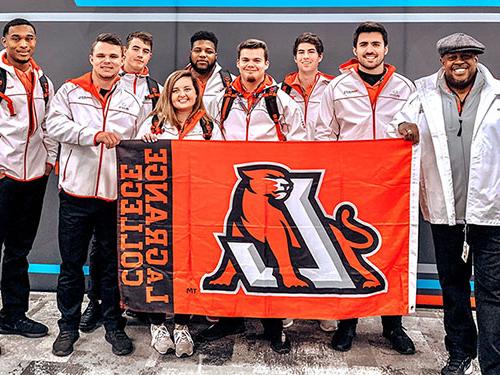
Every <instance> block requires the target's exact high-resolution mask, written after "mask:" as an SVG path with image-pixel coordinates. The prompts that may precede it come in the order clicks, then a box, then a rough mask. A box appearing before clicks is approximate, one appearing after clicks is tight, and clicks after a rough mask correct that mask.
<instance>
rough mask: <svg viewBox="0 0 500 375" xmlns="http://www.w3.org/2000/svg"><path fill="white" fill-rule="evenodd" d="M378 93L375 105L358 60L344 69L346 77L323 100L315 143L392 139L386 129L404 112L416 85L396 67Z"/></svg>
mask: <svg viewBox="0 0 500 375" xmlns="http://www.w3.org/2000/svg"><path fill="white" fill-rule="evenodd" d="M385 67H386V69H387V72H386V74H385V75H384V77H383V79H382V80H381V82H380V83H379V84H377V85H374V86H373V87H374V89H377V87H378V91H376V96H375V100H374V103H373V105H372V102H371V100H370V96H369V93H368V90H367V88H366V86H365V83H364V81H363V80H362V79H361V77H360V76H359V74H358V70H357V69H358V63H357V61H356V60H355V59H353V60H350V61H348V62H347V63H345V64H343V65H341V67H340V69H341V71H342V74H341V75H340V76H338V77H336V78H335V79H334V80H333V81H331V82H330V84H329V85H328V86H327V88H326V89H325V92H324V94H323V99H322V100H321V105H320V110H319V114H318V121H317V123H316V130H315V136H314V139H316V140H339V141H341V140H361V139H383V138H388V136H387V134H386V126H387V124H388V123H389V122H390V121H391V120H392V118H393V117H394V115H395V114H396V113H397V112H399V111H400V110H401V108H403V105H404V104H405V103H406V101H407V100H408V98H409V97H410V95H411V93H413V92H414V91H415V85H414V84H413V83H412V82H411V81H410V80H409V79H408V78H406V77H403V76H402V75H400V74H398V73H396V68H395V67H394V66H392V65H388V64H386V65H385Z"/></svg>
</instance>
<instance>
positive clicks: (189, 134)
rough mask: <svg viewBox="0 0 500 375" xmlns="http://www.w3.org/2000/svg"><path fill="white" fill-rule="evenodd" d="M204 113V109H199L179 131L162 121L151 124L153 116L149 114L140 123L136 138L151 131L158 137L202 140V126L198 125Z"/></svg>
mask: <svg viewBox="0 0 500 375" xmlns="http://www.w3.org/2000/svg"><path fill="white" fill-rule="evenodd" d="M204 114H205V111H203V110H201V111H199V112H198V113H196V114H195V115H194V116H193V117H192V118H191V121H189V122H188V123H187V124H186V125H185V128H184V129H183V131H179V129H177V128H176V127H175V126H174V125H172V124H170V123H168V122H164V123H162V124H161V125H159V126H154V125H153V116H149V117H148V118H147V119H146V121H144V122H143V123H142V125H141V126H140V127H139V133H138V134H137V138H138V139H142V137H143V136H144V135H145V134H148V133H152V134H156V137H157V138H158V139H179V140H183V139H185V140H187V141H202V140H204V139H205V138H204V137H203V128H202V127H201V125H200V118H201V117H202V116H203V115H204Z"/></svg>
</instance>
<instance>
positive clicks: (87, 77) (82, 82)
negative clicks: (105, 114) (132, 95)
mask: <svg viewBox="0 0 500 375" xmlns="http://www.w3.org/2000/svg"><path fill="white" fill-rule="evenodd" d="M119 80H120V77H118V76H117V77H115V79H114V81H113V84H112V86H114V84H115V83H116V82H118V81H119ZM67 82H71V83H73V84H75V85H77V86H80V87H81V88H82V89H84V90H85V91H87V92H89V93H90V94H92V96H94V97H95V98H96V99H97V100H99V103H101V105H102V107H103V108H104V107H105V106H106V101H107V100H108V97H109V94H110V93H111V90H110V91H108V92H107V94H106V95H105V96H104V97H103V96H102V95H101V94H100V93H99V90H97V87H96V86H95V85H94V82H92V72H88V73H85V74H84V75H82V76H80V77H77V78H72V79H69V80H68V81H67Z"/></svg>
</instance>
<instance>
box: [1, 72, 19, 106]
mask: <svg viewBox="0 0 500 375" xmlns="http://www.w3.org/2000/svg"><path fill="white" fill-rule="evenodd" d="M6 88H7V71H6V70H5V69H4V68H1V67H0V102H1V101H2V100H5V102H6V103H7V108H9V113H10V115H11V116H15V115H16V111H15V110H14V103H12V99H11V98H9V97H8V96H7V95H5V89H6Z"/></svg>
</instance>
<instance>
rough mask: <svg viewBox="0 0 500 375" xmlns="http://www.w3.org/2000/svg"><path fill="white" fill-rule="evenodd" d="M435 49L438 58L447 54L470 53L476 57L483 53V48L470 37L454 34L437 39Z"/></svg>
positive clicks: (482, 45)
mask: <svg viewBox="0 0 500 375" xmlns="http://www.w3.org/2000/svg"><path fill="white" fill-rule="evenodd" d="M436 47H437V50H438V53H439V55H440V56H443V55H446V54H447V53H456V52H470V53H474V54H476V55H480V54H482V53H484V50H485V48H486V47H485V46H484V44H483V43H481V42H478V41H477V40H476V39H474V38H473V37H471V36H470V35H467V34H464V33H455V34H451V35H448V36H445V37H444V38H442V39H439V40H438V42H437V43H436Z"/></svg>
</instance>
